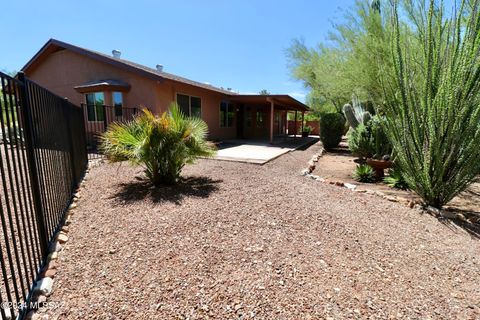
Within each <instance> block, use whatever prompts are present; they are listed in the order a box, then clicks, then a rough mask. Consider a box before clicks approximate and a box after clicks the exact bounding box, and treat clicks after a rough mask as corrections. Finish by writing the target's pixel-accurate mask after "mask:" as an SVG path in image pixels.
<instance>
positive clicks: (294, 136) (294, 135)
mask: <svg viewBox="0 0 480 320" xmlns="http://www.w3.org/2000/svg"><path fill="white" fill-rule="evenodd" d="M293 130H294V131H295V132H294V133H293V139H295V138H296V137H297V130H298V129H297V110H295V122H294V129H293Z"/></svg>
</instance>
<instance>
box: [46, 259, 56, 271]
mask: <svg viewBox="0 0 480 320" xmlns="http://www.w3.org/2000/svg"><path fill="white" fill-rule="evenodd" d="M44 269H45V270H47V269H57V263H56V262H55V261H54V260H52V261H50V262H49V263H48V264H47V266H46V267H45V268H44Z"/></svg>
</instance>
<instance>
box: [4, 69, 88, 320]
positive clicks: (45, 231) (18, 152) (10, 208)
mask: <svg viewBox="0 0 480 320" xmlns="http://www.w3.org/2000/svg"><path fill="white" fill-rule="evenodd" d="M0 80H1V87H0V89H1V92H0V104H1V116H0V176H1V185H0V191H1V193H0V209H1V211H0V225H1V230H2V236H1V237H0V264H1V276H0V277H1V278H2V282H1V284H0V302H1V305H0V318H1V319H14V318H16V317H18V318H20V319H21V318H23V317H24V316H25V314H26V312H27V311H28V304H29V302H30V299H31V296H32V287H33V285H34V284H35V281H36V280H38V277H39V272H40V270H41V269H42V267H43V265H44V264H45V262H46V258H47V253H48V246H49V244H50V243H51V242H52V241H53V240H54V237H55V234H56V232H57V231H58V229H59V228H60V227H61V225H62V222H63V219H64V218H65V213H66V211H67V209H68V207H69V205H70V203H71V199H72V195H73V193H74V191H75V189H76V187H77V185H78V183H79V181H80V179H81V178H82V176H83V174H84V173H85V169H86V167H87V163H88V159H87V152H86V135H85V132H86V131H85V126H84V119H83V112H82V109H81V108H79V107H77V106H75V105H73V104H71V103H69V102H68V101H67V100H65V99H62V98H60V97H58V96H56V95H54V94H53V93H51V92H49V91H48V90H46V89H44V88H42V87H40V86H39V85H37V84H35V83H33V82H32V81H30V80H28V79H26V78H25V77H24V76H23V74H19V76H18V79H13V78H11V77H9V76H7V75H5V74H3V73H0Z"/></svg>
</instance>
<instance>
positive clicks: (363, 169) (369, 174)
mask: <svg viewBox="0 0 480 320" xmlns="http://www.w3.org/2000/svg"><path fill="white" fill-rule="evenodd" d="M353 179H355V180H356V181H358V182H366V183H372V182H375V172H374V171H373V169H372V167H370V166H369V165H366V164H361V165H358V166H357V168H356V169H355V171H354V172H353Z"/></svg>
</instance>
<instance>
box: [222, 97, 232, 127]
mask: <svg viewBox="0 0 480 320" xmlns="http://www.w3.org/2000/svg"><path fill="white" fill-rule="evenodd" d="M234 118H235V109H234V107H233V104H232V103H229V102H222V103H220V127H224V128H230V127H233V120H234Z"/></svg>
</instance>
